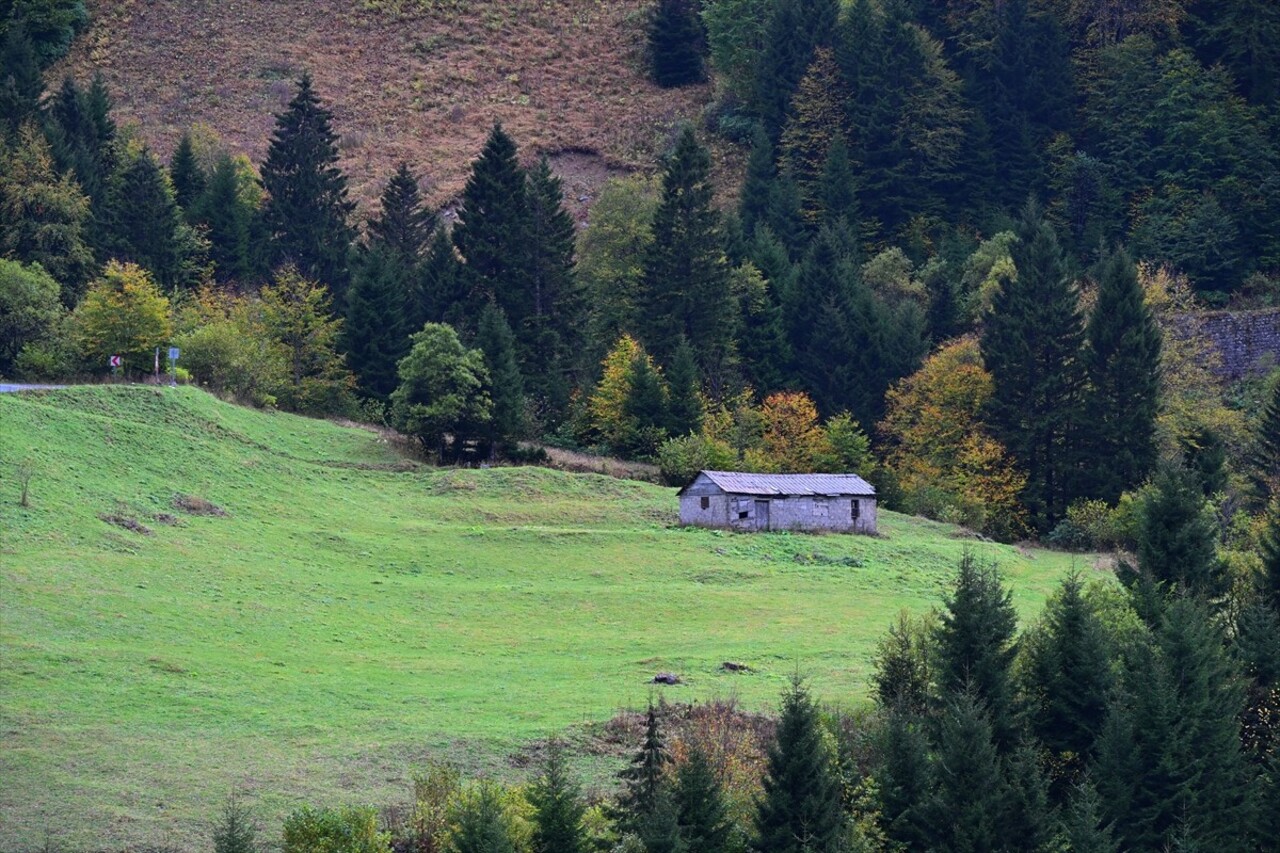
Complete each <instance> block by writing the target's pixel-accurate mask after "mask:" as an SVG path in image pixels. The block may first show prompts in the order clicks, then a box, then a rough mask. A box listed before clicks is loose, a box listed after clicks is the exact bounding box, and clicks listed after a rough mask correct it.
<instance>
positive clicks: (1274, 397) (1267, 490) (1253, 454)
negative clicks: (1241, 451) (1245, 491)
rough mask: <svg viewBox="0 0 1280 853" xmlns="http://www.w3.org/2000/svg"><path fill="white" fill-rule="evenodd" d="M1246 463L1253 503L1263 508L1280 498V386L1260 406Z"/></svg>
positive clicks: (1276, 386) (1274, 387)
mask: <svg viewBox="0 0 1280 853" xmlns="http://www.w3.org/2000/svg"><path fill="white" fill-rule="evenodd" d="M1246 461H1247V464H1248V473H1249V481H1250V484H1251V485H1252V487H1253V494H1252V498H1253V501H1254V503H1255V505H1256V506H1259V507H1265V506H1267V505H1268V504H1269V503H1270V502H1271V500H1272V499H1273V498H1275V497H1280V382H1277V383H1276V384H1275V385H1274V386H1273V387H1272V389H1271V395H1270V397H1269V398H1268V399H1267V403H1266V405H1265V406H1263V409H1262V413H1261V415H1260V417H1259V419H1258V424H1257V426H1256V427H1255V428H1254V434H1253V447H1252V448H1251V449H1250V451H1249V455H1248V458H1247V460H1246Z"/></svg>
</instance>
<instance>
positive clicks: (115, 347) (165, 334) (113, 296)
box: [73, 261, 170, 369]
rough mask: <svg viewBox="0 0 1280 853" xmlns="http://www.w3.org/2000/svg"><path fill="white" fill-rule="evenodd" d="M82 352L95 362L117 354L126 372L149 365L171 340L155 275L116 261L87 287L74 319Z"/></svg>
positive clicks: (166, 306)
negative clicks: (134, 366)
mask: <svg viewBox="0 0 1280 853" xmlns="http://www.w3.org/2000/svg"><path fill="white" fill-rule="evenodd" d="M73 319H74V323H75V333H76V339H77V342H78V343H79V345H80V350H81V352H83V353H84V355H85V356H87V357H88V358H90V359H92V360H93V361H94V363H95V364H102V365H105V364H106V363H107V359H108V358H109V357H110V356H113V355H119V356H121V357H122V358H123V359H124V366H125V368H126V369H127V368H128V366H129V365H130V364H140V363H145V360H146V357H147V356H148V355H150V354H151V350H152V349H153V348H154V347H157V346H160V345H161V344H163V343H164V342H165V341H166V340H168V338H169V332H170V327H169V300H168V299H166V298H165V297H164V295H163V294H161V293H160V289H159V288H158V287H156V283H155V281H153V280H152V278H151V274H150V273H148V272H147V271H146V270H144V269H142V268H141V267H139V266H136V265H134V264H121V263H118V262H116V261H112V262H110V263H108V264H107V268H106V270H104V271H103V273H102V277H101V278H99V279H98V280H97V281H95V282H94V283H93V284H92V285H90V287H89V292H88V293H86V294H85V297H84V299H83V300H82V301H81V303H80V305H79V307H78V308H76V311H75V314H74V315H73Z"/></svg>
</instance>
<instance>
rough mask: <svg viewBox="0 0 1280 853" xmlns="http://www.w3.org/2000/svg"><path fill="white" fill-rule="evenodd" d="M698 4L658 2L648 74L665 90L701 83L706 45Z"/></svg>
mask: <svg viewBox="0 0 1280 853" xmlns="http://www.w3.org/2000/svg"><path fill="white" fill-rule="evenodd" d="M705 40H706V39H705V35H704V33H703V31H702V21H701V19H700V18H699V17H698V3H697V0H658V3H657V5H656V6H655V7H654V9H653V17H652V18H651V19H650V21H649V73H650V76H652V77H653V82H655V83H657V84H658V85H659V86H661V87H663V88H664V89H669V88H672V87H675V86H687V85H689V84H690V83H699V82H701V81H702V77H703V73H702V50H703V44H704V42H705Z"/></svg>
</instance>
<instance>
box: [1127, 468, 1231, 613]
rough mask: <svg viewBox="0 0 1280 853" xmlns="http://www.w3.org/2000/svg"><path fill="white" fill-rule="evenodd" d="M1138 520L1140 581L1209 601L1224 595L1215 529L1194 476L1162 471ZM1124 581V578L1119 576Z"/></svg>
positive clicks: (1177, 470)
mask: <svg viewBox="0 0 1280 853" xmlns="http://www.w3.org/2000/svg"><path fill="white" fill-rule="evenodd" d="M1153 485H1154V490H1153V491H1152V492H1151V494H1150V495H1149V496H1148V497H1147V499H1146V500H1145V501H1144V502H1143V504H1142V506H1141V509H1140V511H1139V517H1138V555H1137V556H1138V570H1139V572H1141V579H1142V580H1144V581H1147V582H1154V583H1157V584H1162V585H1164V586H1165V587H1166V588H1168V589H1169V590H1171V591H1172V590H1175V589H1176V590H1181V591H1183V592H1185V593H1188V594H1190V595H1194V596H1198V597H1200V598H1203V599H1206V600H1211V599H1215V598H1217V597H1218V596H1220V595H1222V594H1223V593H1225V592H1226V590H1227V587H1228V585H1229V579H1228V576H1227V574H1226V572H1225V570H1224V567H1223V565H1222V562H1221V560H1219V559H1218V549H1217V544H1218V525H1217V521H1216V520H1215V518H1214V516H1213V513H1212V511H1211V510H1210V509H1209V507H1208V506H1207V505H1206V502H1205V498H1204V495H1203V493H1202V492H1201V491H1200V488H1199V484H1198V483H1197V482H1196V479H1195V477H1194V475H1192V474H1191V473H1189V472H1188V471H1186V470H1184V469H1181V468H1173V467H1166V468H1164V469H1162V470H1160V471H1158V472H1157V473H1156V476H1155V479H1154V480H1153ZM1121 577H1122V579H1123V578H1125V577H1126V576H1125V575H1124V574H1122V575H1121Z"/></svg>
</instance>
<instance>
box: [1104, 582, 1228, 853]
mask: <svg viewBox="0 0 1280 853" xmlns="http://www.w3.org/2000/svg"><path fill="white" fill-rule="evenodd" d="M1243 704H1244V703H1243V692H1242V690H1241V685H1240V681H1239V676H1238V674H1237V673H1236V671H1235V669H1234V667H1233V665H1232V662H1231V660H1230V659H1229V658H1228V657H1227V655H1226V651H1225V648H1224V644H1223V642H1222V637H1221V635H1220V634H1219V633H1218V631H1217V630H1216V629H1215V628H1214V627H1213V625H1212V622H1211V617H1210V615H1209V613H1208V611H1207V610H1206V609H1205V608H1204V607H1203V605H1201V604H1199V603H1197V602H1196V601H1194V600H1193V599H1190V598H1178V599H1175V600H1173V601H1172V602H1171V603H1170V604H1169V606H1168V607H1167V608H1166V609H1165V611H1164V613H1163V614H1162V616H1161V618H1160V624H1159V625H1158V626H1157V628H1156V630H1155V631H1154V632H1153V635H1152V637H1151V640H1150V641H1149V643H1147V644H1145V645H1140V646H1139V647H1138V648H1136V649H1134V650H1133V652H1132V654H1131V656H1130V660H1129V662H1128V665H1127V667H1126V671H1125V679H1124V690H1123V691H1122V693H1121V694H1120V695H1119V696H1118V698H1117V701H1116V704H1115V705H1114V706H1113V709H1112V717H1113V718H1114V720H1111V721H1109V722H1108V725H1107V729H1106V731H1105V733H1104V736H1103V738H1102V740H1101V742H1100V744H1099V761H1098V765H1097V770H1096V773H1097V776H1096V782H1097V785H1098V792H1099V794H1100V795H1101V796H1102V802H1103V803H1104V809H1105V817H1106V818H1107V820H1109V821H1112V822H1113V823H1114V826H1115V831H1116V833H1117V835H1118V836H1119V838H1120V841H1121V843H1122V844H1123V846H1125V847H1126V848H1128V849H1132V850H1159V849H1163V848H1164V847H1165V846H1166V845H1170V844H1172V843H1173V842H1174V840H1175V838H1176V837H1177V836H1178V835H1180V834H1184V835H1186V836H1187V837H1186V838H1185V839H1184V840H1185V841H1192V842H1194V843H1196V844H1198V845H1201V846H1203V848H1204V849H1206V850H1243V849H1247V848H1248V844H1247V842H1246V838H1247V836H1246V833H1247V831H1248V829H1249V827H1250V825H1251V821H1252V819H1253V811H1252V802H1251V797H1250V793H1249V785H1250V782H1251V774H1250V771H1249V769H1248V767H1247V766H1246V764H1245V761H1244V757H1243V754H1242V751H1241V745H1240V720H1239V715H1240V712H1241V709H1242V708H1243ZM1188 819H1190V822H1189V823H1188V822H1187V821H1188Z"/></svg>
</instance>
